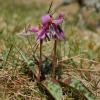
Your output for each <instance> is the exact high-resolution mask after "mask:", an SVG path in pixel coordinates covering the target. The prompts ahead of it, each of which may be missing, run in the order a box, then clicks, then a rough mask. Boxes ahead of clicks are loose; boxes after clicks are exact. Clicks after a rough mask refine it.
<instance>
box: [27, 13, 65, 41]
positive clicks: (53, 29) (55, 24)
mask: <svg viewBox="0 0 100 100" xmlns="http://www.w3.org/2000/svg"><path fill="white" fill-rule="evenodd" d="M63 20H64V15H63V14H60V15H59V16H58V18H57V19H53V16H51V15H49V14H48V15H45V16H42V26H41V28H34V27H33V28H31V29H29V31H30V32H34V33H36V34H37V40H45V39H46V38H47V39H48V40H50V39H59V40H62V39H64V31H63V30H62V28H61V24H62V23H63Z"/></svg>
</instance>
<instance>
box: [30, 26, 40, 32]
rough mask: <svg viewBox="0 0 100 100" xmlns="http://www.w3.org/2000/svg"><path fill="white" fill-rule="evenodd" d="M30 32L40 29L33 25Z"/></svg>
mask: <svg viewBox="0 0 100 100" xmlns="http://www.w3.org/2000/svg"><path fill="white" fill-rule="evenodd" d="M29 31H30V32H38V31H39V29H38V28H37V27H33V28H31V29H29Z"/></svg>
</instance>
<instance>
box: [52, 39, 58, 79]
mask: <svg viewBox="0 0 100 100" xmlns="http://www.w3.org/2000/svg"><path fill="white" fill-rule="evenodd" d="M52 63H53V66H52V67H53V72H52V77H53V78H55V69H56V67H57V40H56V39H55V41H54V48H53V62H52Z"/></svg>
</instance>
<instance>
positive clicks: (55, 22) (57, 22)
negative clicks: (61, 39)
mask: <svg viewBox="0 0 100 100" xmlns="http://www.w3.org/2000/svg"><path fill="white" fill-rule="evenodd" d="M53 23H54V24H56V25H60V24H62V23H63V19H58V20H54V21H53Z"/></svg>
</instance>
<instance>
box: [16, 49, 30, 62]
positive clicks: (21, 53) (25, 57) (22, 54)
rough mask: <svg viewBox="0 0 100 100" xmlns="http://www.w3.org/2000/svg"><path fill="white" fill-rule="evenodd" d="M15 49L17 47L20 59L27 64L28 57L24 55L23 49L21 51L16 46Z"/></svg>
mask: <svg viewBox="0 0 100 100" xmlns="http://www.w3.org/2000/svg"><path fill="white" fill-rule="evenodd" d="M16 49H17V51H18V52H19V53H20V55H21V57H22V59H23V60H24V61H25V62H26V63H27V64H29V59H28V57H27V56H26V55H25V53H24V52H23V51H21V50H20V49H18V48H16Z"/></svg>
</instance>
